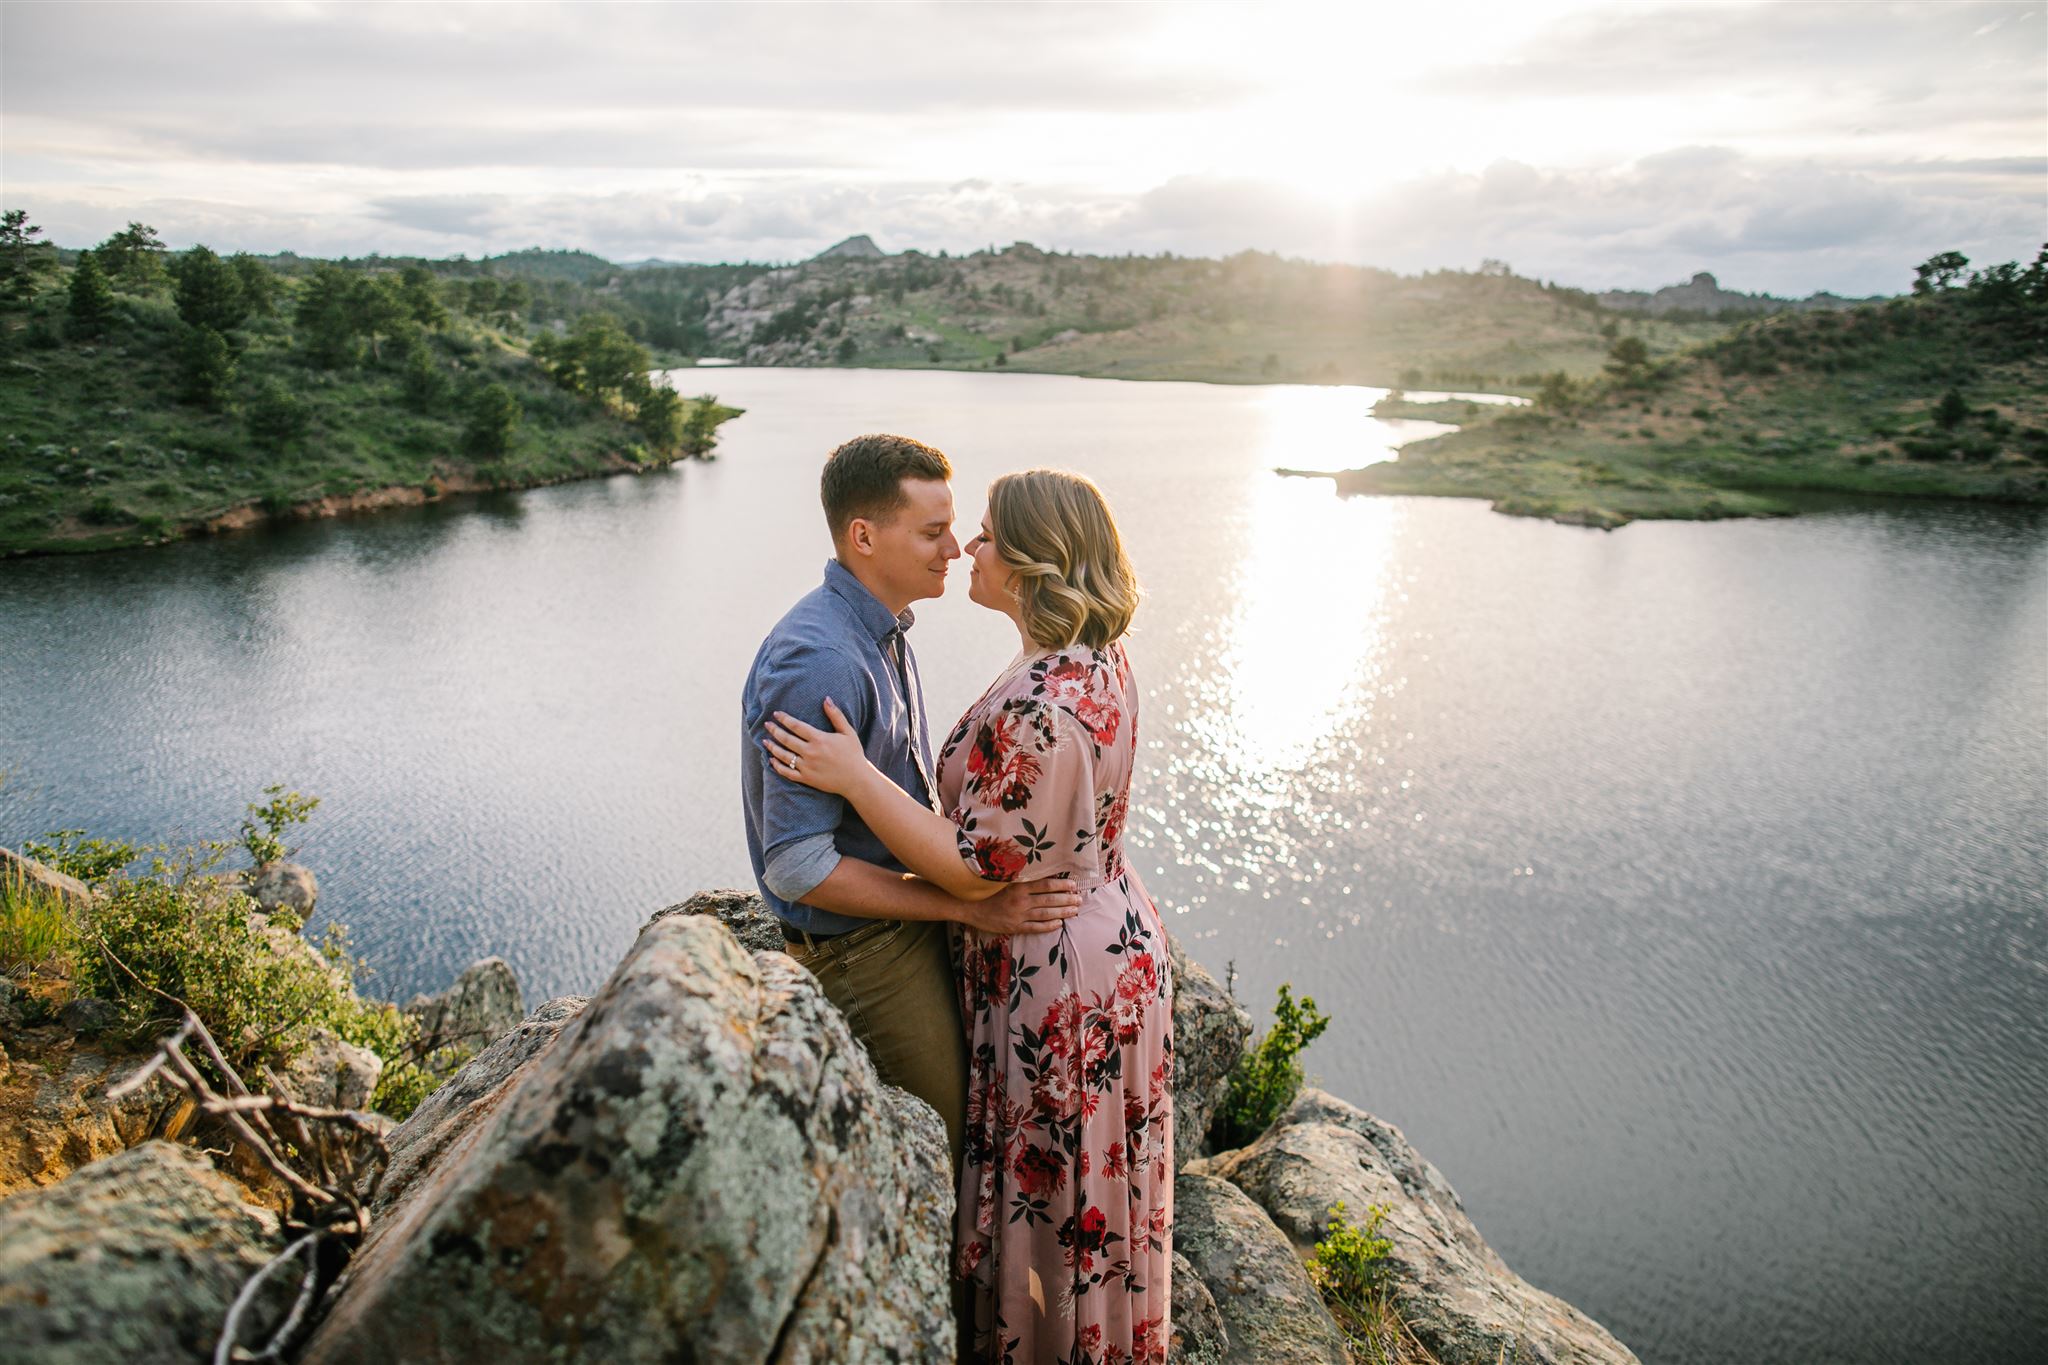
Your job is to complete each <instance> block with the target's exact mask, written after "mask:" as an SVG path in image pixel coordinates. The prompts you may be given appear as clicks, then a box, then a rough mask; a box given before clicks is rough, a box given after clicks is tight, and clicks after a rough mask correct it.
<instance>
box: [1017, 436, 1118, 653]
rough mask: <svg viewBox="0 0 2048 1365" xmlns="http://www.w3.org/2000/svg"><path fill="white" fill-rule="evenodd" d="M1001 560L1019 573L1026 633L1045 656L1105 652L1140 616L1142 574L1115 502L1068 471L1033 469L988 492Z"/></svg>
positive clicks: (1019, 595)
mask: <svg viewBox="0 0 2048 1365" xmlns="http://www.w3.org/2000/svg"><path fill="white" fill-rule="evenodd" d="M988 528H989V531H990V532H991V533H992V534H993V536H994V538H995V543H996V553H997V554H998V555H1000V556H1001V557H1002V561H1003V563H1005V564H1007V565H1008V566H1009V567H1010V568H1011V569H1012V570H1014V571H1015V572H1016V575H1017V580H1016V583H1015V585H1014V592H1015V594H1016V598H1017V605H1018V607H1019V608H1021V609H1022V615H1023V622H1024V633H1025V634H1026V635H1027V636H1029V637H1030V638H1031V640H1032V642H1033V643H1034V644H1037V645H1039V646H1041V647H1042V648H1045V649H1066V648H1068V647H1069V646H1071V645H1074V644H1076V643H1079V644H1084V645H1088V646H1090V647H1092V648H1095V649H1102V648H1105V647H1106V646H1108V645H1109V643H1110V642H1111V641H1113V640H1115V639H1117V638H1118V637H1119V636H1121V635H1122V634H1123V633H1124V632H1125V631H1126V630H1128V629H1130V625H1131V617H1132V616H1134V615H1136V614H1137V610H1138V597H1139V588H1138V575H1137V574H1136V572H1134V571H1133V570H1132V568H1131V561H1130V559H1129V557H1128V556H1126V555H1125V554H1124V542H1123V537H1122V536H1120V535H1118V534H1117V529H1116V518H1115V517H1113V516H1111V515H1110V512H1109V500H1108V499H1107V498H1104V497H1103V496H1102V490H1101V489H1099V488H1097V487H1096V486H1095V484H1094V483H1093V481H1091V480H1089V479H1087V478H1085V477H1083V476H1082V475H1079V474H1071V473H1068V472H1067V471H1066V470H1064V469H1027V470H1024V471H1022V472H1021V473H1017V474H1005V475H1003V476H1002V477H1001V478H999V479H997V480H996V481H995V482H994V483H992V484H990V485H989V486H988Z"/></svg>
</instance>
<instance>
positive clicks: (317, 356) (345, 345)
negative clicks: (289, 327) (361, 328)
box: [293, 262, 357, 369]
mask: <svg viewBox="0 0 2048 1365" xmlns="http://www.w3.org/2000/svg"><path fill="white" fill-rule="evenodd" d="M354 294H355V280H354V279H353V278H352V277H351V276H350V275H349V273H348V272H347V271H346V270H343V269H342V268H341V267H340V266H338V265H330V264H327V263H325V262H323V263H321V264H320V265H317V266H314V267H313V274H312V277H311V278H310V279H308V280H307V281H306V287H305V289H304V290H303V291H301V293H300V294H299V304H298V308H297V309H296V310H295V311H294V313H293V320H294V321H295V322H296V323H297V324H298V332H299V344H300V345H302V346H304V347H305V348H306V351H307V354H308V355H310V356H311V358H312V360H313V363H314V364H316V365H323V366H325V367H327V368H328V369H338V368H340V367H342V366H344V365H353V364H355V362H356V335H357V333H356V318H355V310H354V307H353V298H354Z"/></svg>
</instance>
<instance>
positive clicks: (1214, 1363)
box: [1166, 1251, 1230, 1365]
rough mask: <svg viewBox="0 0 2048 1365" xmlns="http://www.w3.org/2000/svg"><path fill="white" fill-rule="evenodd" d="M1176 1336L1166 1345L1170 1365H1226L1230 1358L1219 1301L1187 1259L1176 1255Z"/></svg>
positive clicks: (1174, 1295) (1174, 1310) (1174, 1305)
mask: <svg viewBox="0 0 2048 1365" xmlns="http://www.w3.org/2000/svg"><path fill="white" fill-rule="evenodd" d="M1169 1312H1170V1313H1171V1316H1172V1319H1173V1334H1172V1336H1171V1338H1170V1339H1169V1340H1168V1341H1167V1343H1166V1361H1167V1365H1223V1362H1224V1361H1225V1360H1226V1359H1227V1358H1228V1356H1229V1354H1230V1332H1229V1329H1227V1328H1226V1327H1224V1325H1223V1314H1222V1313H1220V1312H1218V1311H1217V1308H1216V1297H1215V1295H1213V1294H1211V1293H1210V1292H1209V1286H1208V1285H1206V1284H1203V1283H1202V1277H1201V1276H1200V1275H1197V1274H1196V1273H1195V1268H1194V1266H1193V1265H1191V1264H1189V1263H1188V1258H1187V1257H1185V1256H1183V1255H1181V1254H1180V1253H1179V1252H1178V1251H1176V1252H1174V1253H1173V1301H1172V1304H1171V1307H1170V1309H1169Z"/></svg>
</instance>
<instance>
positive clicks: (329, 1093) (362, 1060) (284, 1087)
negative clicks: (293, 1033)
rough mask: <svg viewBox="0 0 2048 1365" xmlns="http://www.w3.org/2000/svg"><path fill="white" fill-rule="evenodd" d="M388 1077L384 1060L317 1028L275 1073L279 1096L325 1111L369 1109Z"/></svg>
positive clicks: (330, 1032)
mask: <svg viewBox="0 0 2048 1365" xmlns="http://www.w3.org/2000/svg"><path fill="white" fill-rule="evenodd" d="M383 1074H384V1059H383V1058H382V1057H379V1056H378V1055H377V1054H376V1053H374V1052H372V1051H370V1049H368V1048H366V1047H358V1046H356V1045H355V1044H354V1043H351V1042H349V1041H347V1040H346V1039H344V1038H342V1037H341V1036H340V1035H339V1034H337V1033H335V1032H334V1031H333V1030H332V1029H327V1028H316V1029H314V1030H313V1031H312V1032H311V1033H309V1034H308V1035H307V1037H306V1046H305V1048H304V1050H303V1051H301V1052H300V1053H299V1055H298V1056H296V1057H294V1058H293V1059H292V1060H291V1062H290V1064H289V1065H287V1066H286V1067H285V1068H284V1069H283V1070H282V1071H273V1072H271V1082H272V1085H273V1087H274V1088H275V1089H276V1090H277V1092H278V1093H279V1094H280V1095H282V1096H283V1097H284V1098H286V1099H288V1100H297V1101H298V1102H299V1103H300V1104H314V1105H319V1106H320V1107H322V1108H324V1109H368V1108H369V1107H370V1096H371V1095H372V1094H374V1093H375V1092H376V1089H377V1081H378V1080H379V1078H381V1077H382V1076H383Z"/></svg>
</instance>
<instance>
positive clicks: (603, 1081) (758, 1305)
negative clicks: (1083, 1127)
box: [304, 915, 954, 1365]
mask: <svg viewBox="0 0 2048 1365" xmlns="http://www.w3.org/2000/svg"><path fill="white" fill-rule="evenodd" d="M951 1183H952V1182H951V1178H950V1174H949V1170H948V1160H947V1155H946V1146H945V1135H944V1129H943V1127H942V1126H941V1125H940V1123H939V1120H938V1116H937V1115H936V1114H934V1113H932V1112H931V1110H930V1109H929V1108H928V1107H927V1106H925V1105H923V1104H920V1103H918V1102H916V1101H914V1100H911V1099H910V1098H909V1097H908V1096H905V1095H903V1094H902V1092H900V1091H894V1090H891V1089H889V1088H887V1087H885V1086H883V1085H882V1084H881V1083H880V1081H879V1080H878V1079H877V1078H876V1076H875V1071H874V1066H873V1064H872V1063H871V1062H870V1061H869V1060H868V1057H867V1053H866V1051H865V1050H864V1049H862V1048H860V1047H858V1046H857V1045H856V1044H855V1042H854V1040H853V1037H852V1035H851V1033H850V1032H849V1031H848V1029H847V1027H846V1023H845V1021H844V1019H842V1018H841V1017H840V1014H839V1011H838V1010H836V1009H834V1008H833V1007H832V1006H831V1004H830V1003H829V1002H828V1001H826V999H825V998H824V996H823V994H822V993H821V992H820V991H819V989H818V986H817V983H816V981H815V980H814V979H813V978H812V977H811V976H810V975H809V973H807V972H805V971H803V970H802V969H801V968H799V967H798V966H797V965H796V964H795V963H794V962H793V961H792V960H790V959H789V958H788V957H786V956H784V955H783V954H781V953H761V954H758V955H750V954H748V953H746V952H745V951H743V950H742V949H741V947H740V945H739V943H738V942H737V941H736V940H735V939H734V938H733V936H732V934H731V933H730V932H729V931H728V930H727V929H726V928H725V927H724V926H723V925H721V924H719V923H716V922H715V921H713V920H712V919H710V918H707V917H704V916H699V915H675V916H667V917H664V918H661V919H658V920H656V921H655V922H654V923H653V924H651V925H649V926H648V927H647V928H646V929H645V930H644V931H642V933H641V935H640V937H639V940H638V941H637V942H636V943H635V944H634V946H633V948H632V950H631V951H630V952H629V953H628V954H627V956H626V959H625V961H624V962H623V963H621V964H620V966H619V968H618V970H617V971H615V972H614V973H613V975H612V978H611V980H610V981H609V982H607V983H606V984H605V986H604V988H603V989H602V990H601V991H600V992H599V994H598V995H597V996H596V997H594V998H593V999H592V1000H591V1002H590V1004H589V1005H588V1007H586V1008H585V1009H584V1011H583V1012H582V1013H581V1014H580V1015H579V1016H578V1017H577V1018H576V1019H575V1020H574V1022H573V1023H572V1024H571V1025H570V1026H569V1027H568V1028H566V1029H565V1030H564V1031H563V1033H562V1035H561V1037H560V1038H558V1039H557V1040H556V1042H555V1044H554V1046H552V1047H550V1048H548V1049H547V1051H546V1052H545V1053H544V1054H543V1055H541V1056H540V1058H539V1059H538V1060H537V1061H535V1062H534V1063H533V1064H532V1065H531V1066H528V1067H526V1068H524V1070H523V1072H522V1073H521V1074H520V1076H519V1078H518V1079H517V1081H516V1082H515V1083H514V1085H513V1088H512V1090H511V1093H509V1094H507V1095H506V1096H505V1097H504V1098H503V1100H502V1101H501V1102H500V1103H499V1104H498V1106H497V1108H496V1110H495V1112H493V1113H492V1114H491V1115H490V1116H489V1117H488V1118H486V1119H485V1120H483V1122H482V1124H481V1125H480V1126H478V1127H477V1128H476V1129H475V1131H474V1132H473V1133H472V1134H471V1135H470V1136H469V1137H468V1138H467V1139H465V1140H464V1141H463V1142H462V1143H461V1147H460V1150H459V1151H456V1152H450V1153H447V1154H445V1155H444V1157H443V1159H442V1160H440V1161H439V1162H436V1163H434V1165H433V1166H432V1167H431V1168H430V1169H429V1170H427V1171H426V1172H425V1174H424V1175H423V1176H422V1177H421V1178H419V1179H418V1180H416V1181H415V1182H414V1183H413V1187H412V1188H411V1190H409V1191H408V1192H407V1194H406V1195H405V1197H404V1199H403V1200H402V1201H401V1202H400V1204H399V1205H398V1207H397V1208H396V1209H395V1210H394V1212H393V1213H392V1215H391V1216H390V1217H388V1218H386V1219H384V1220H383V1221H382V1222H381V1224H380V1225H379V1230H378V1231H375V1232H373V1234H372V1236H371V1239H370V1241H369V1242H368V1243H367V1244H366V1245H365V1247H364V1248H363V1249H362V1251H360V1252H359V1253H358V1254H357V1256H356V1258H355V1260H354V1262H353V1263H352V1265H351V1266H350V1268H349V1271H348V1275H347V1282H346V1284H345V1286H344V1287H343V1289H342V1291H341V1292H340V1295H339V1297H338V1299H337V1301H336V1303H335V1306H334V1308H333V1311H332V1312H331V1314H330V1315H329V1316H328V1318H327V1319H326V1321H325V1322H324V1323H323V1324H322V1325H321V1327H320V1328H319V1330H318V1332H317V1333H316V1334H315V1336H314V1339H313V1341H312V1342H311V1343H310V1344H309V1346H308V1348H307V1352H306V1355H305V1357H304V1359H305V1361H306V1362H308V1365H335V1362H341V1361H354V1360H362V1359H398V1358H403V1359H405V1360H408V1361H435V1360H486V1359H488V1360H497V1361H506V1360H532V1359H551V1360H589V1361H599V1360H602V1361H607V1362H611V1361H617V1362H636V1361H665V1360H676V1359H695V1360H717V1361H721V1362H735V1365H743V1363H744V1362H754V1361H761V1362H765V1361H769V1360H774V1361H777V1362H791V1363H792V1365H793V1363H795V1362H810V1361H824V1360H835V1361H881V1360H898V1361H901V1360H930V1361H935V1362H936V1361H948V1360H951V1359H952V1357H953V1347H954V1342H953V1324H952V1316H951V1304H950V1300H949V1295H948V1281H947V1276H946V1262H947V1248H948V1245H949V1242H950V1234H951V1223H952V1190H951Z"/></svg>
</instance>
